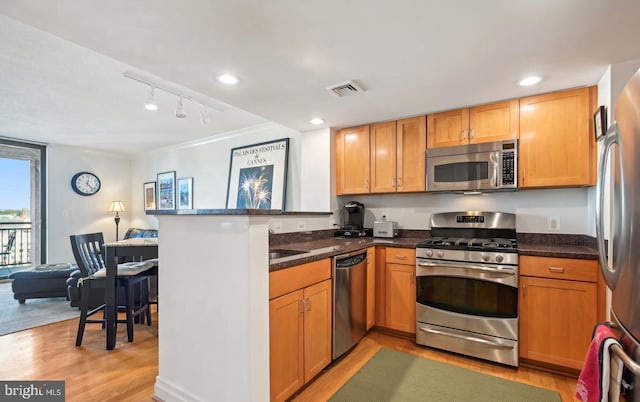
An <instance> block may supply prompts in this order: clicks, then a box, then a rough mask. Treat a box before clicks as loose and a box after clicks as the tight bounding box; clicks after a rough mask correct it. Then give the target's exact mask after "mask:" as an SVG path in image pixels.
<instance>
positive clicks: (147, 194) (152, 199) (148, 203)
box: [142, 181, 156, 211]
mask: <svg viewBox="0 0 640 402" xmlns="http://www.w3.org/2000/svg"><path fill="white" fill-rule="evenodd" d="M142 194H143V197H144V210H145V211H149V210H153V209H156V182H155V181H150V182H147V183H144V186H143V193H142Z"/></svg>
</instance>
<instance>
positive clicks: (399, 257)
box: [396, 255, 407, 260]
mask: <svg viewBox="0 0 640 402" xmlns="http://www.w3.org/2000/svg"><path fill="white" fill-rule="evenodd" d="M396 258H397V259H399V260H406V259H407V256H406V255H396Z"/></svg>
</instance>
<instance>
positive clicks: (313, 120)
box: [309, 117, 324, 126]
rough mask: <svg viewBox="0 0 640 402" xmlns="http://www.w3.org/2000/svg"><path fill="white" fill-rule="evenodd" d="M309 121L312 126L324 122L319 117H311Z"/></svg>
mask: <svg viewBox="0 0 640 402" xmlns="http://www.w3.org/2000/svg"><path fill="white" fill-rule="evenodd" d="M309 123H311V124H313V125H314V126H318V125H320V124H324V120H323V119H321V118H319V117H314V118H313V119H311V120H309Z"/></svg>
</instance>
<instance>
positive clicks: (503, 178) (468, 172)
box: [426, 140, 518, 192]
mask: <svg viewBox="0 0 640 402" xmlns="http://www.w3.org/2000/svg"><path fill="white" fill-rule="evenodd" d="M426 170H427V191H431V192H437V191H443V192H465V191H498V190H516V189H517V188H518V140H508V141H500V142H488V143H482V144H471V145H460V146H455V147H446V148H435V149H427V162H426Z"/></svg>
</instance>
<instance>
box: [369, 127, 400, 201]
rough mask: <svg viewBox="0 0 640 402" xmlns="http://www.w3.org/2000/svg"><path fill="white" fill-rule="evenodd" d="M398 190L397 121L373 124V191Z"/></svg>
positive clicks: (386, 191) (388, 191)
mask: <svg viewBox="0 0 640 402" xmlns="http://www.w3.org/2000/svg"><path fill="white" fill-rule="evenodd" d="M395 191H396V122H395V121H388V122H385V123H377V124H372V125H371V192H372V193H393V192H395Z"/></svg>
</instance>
